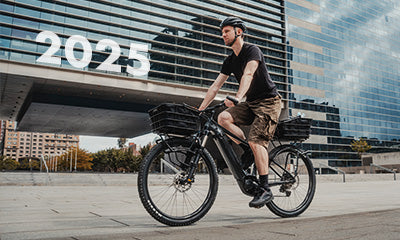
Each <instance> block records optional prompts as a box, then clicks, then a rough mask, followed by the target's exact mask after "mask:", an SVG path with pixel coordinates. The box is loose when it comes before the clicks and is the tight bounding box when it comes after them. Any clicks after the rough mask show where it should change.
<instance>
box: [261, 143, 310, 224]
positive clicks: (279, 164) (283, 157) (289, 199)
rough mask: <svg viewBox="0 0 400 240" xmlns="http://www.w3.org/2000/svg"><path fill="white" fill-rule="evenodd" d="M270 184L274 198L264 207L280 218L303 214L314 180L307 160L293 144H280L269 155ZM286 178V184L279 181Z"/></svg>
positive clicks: (307, 205) (308, 201)
mask: <svg viewBox="0 0 400 240" xmlns="http://www.w3.org/2000/svg"><path fill="white" fill-rule="evenodd" d="M269 166H270V170H269V183H270V185H271V190H272V193H273V195H274V200H273V201H271V202H270V203H268V204H267V207H268V208H269V209H270V210H271V211H272V212H273V213H274V214H276V215H278V216H280V217H295V216H298V215H299V214H301V213H303V212H304V211H305V210H306V209H307V208H308V207H309V205H310V204H311V201H312V199H313V197H314V193H315V187H316V179H315V173H314V168H313V165H312V163H311V161H310V159H309V158H308V157H307V156H306V155H305V154H304V153H302V152H301V151H300V150H299V149H297V148H295V147H294V146H292V145H282V146H279V147H277V148H276V149H274V150H273V151H272V152H271V154H270V161H269ZM282 181H285V182H286V183H285V184H278V183H279V182H282Z"/></svg>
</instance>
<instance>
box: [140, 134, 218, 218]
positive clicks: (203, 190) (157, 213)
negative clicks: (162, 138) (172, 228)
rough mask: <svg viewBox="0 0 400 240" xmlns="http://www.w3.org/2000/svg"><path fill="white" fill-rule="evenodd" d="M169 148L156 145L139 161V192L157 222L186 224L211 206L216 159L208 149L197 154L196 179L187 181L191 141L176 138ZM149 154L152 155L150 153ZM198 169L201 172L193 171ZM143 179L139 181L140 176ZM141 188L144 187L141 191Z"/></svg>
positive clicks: (216, 181)
mask: <svg viewBox="0 0 400 240" xmlns="http://www.w3.org/2000/svg"><path fill="white" fill-rule="evenodd" d="M177 141H178V143H179V144H177V143H176V142H172V141H171V143H168V144H166V145H168V147H166V146H165V145H164V144H159V145H157V146H156V147H155V149H156V150H152V151H154V152H150V153H149V155H148V156H150V157H146V158H145V159H144V162H143V163H142V164H143V166H144V167H142V168H141V172H139V184H142V185H141V186H142V188H139V194H140V197H141V200H142V203H143V204H144V206H145V208H146V210H147V211H148V212H149V213H150V214H151V215H152V216H153V217H154V218H155V219H157V220H158V221H160V222H162V223H166V224H168V225H187V224H190V223H193V222H194V221H197V220H198V219H200V218H201V217H203V216H204V214H205V213H206V212H207V211H208V210H209V209H210V207H211V205H212V204H209V203H210V202H211V203H213V202H214V200H215V196H216V193H217V192H216V191H217V184H218V178H217V171H216V166H215V162H214V160H213V159H212V157H211V155H210V154H209V153H208V152H202V153H201V154H200V158H198V159H199V162H198V164H197V165H196V166H193V168H194V169H195V176H193V177H194V178H193V179H194V180H195V181H190V182H189V181H188V180H187V174H188V172H189V170H190V169H189V165H188V164H187V162H188V160H190V159H193V157H195V155H194V154H193V153H194V151H190V150H189V149H188V148H187V146H190V145H191V143H192V142H189V141H186V140H177ZM151 154H152V155H151ZM197 171H199V172H200V173H198V174H196V173H197ZM144 177H145V178H146V179H147V180H146V181H141V179H142V178H144ZM142 189H143V190H142Z"/></svg>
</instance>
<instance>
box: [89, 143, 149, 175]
mask: <svg viewBox="0 0 400 240" xmlns="http://www.w3.org/2000/svg"><path fill="white" fill-rule="evenodd" d="M151 147H152V145H150V144H148V145H146V146H144V147H143V148H141V149H140V150H139V153H140V155H139V156H135V155H134V154H133V150H132V149H128V150H124V149H107V150H101V151H98V152H97V153H94V154H92V158H93V160H92V161H91V162H92V163H93V167H92V169H93V171H99V172H137V171H138V170H139V167H140V163H141V162H142V160H143V158H144V156H145V155H146V154H147V153H148V152H149V151H150V149H151Z"/></svg>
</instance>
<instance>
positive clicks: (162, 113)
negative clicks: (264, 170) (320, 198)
mask: <svg viewBox="0 0 400 240" xmlns="http://www.w3.org/2000/svg"><path fill="white" fill-rule="evenodd" d="M223 106H224V103H223V102H222V103H220V104H217V105H215V106H212V107H208V108H207V109H205V110H203V111H198V110H197V109H195V108H193V107H191V106H189V105H186V104H161V105H159V106H158V107H156V108H155V109H153V110H150V119H151V121H152V128H153V131H154V132H156V133H158V134H159V135H160V139H159V140H158V141H157V143H156V145H155V146H154V147H153V148H152V149H151V151H150V152H149V153H148V155H146V157H145V158H144V160H143V162H142V164H141V167H140V170H139V174H138V191H139V196H140V199H141V202H142V204H143V206H144V208H145V209H146V211H147V212H148V213H149V214H150V215H151V216H152V217H153V218H154V219H156V220H157V221H159V222H161V223H163V224H166V225H170V226H185V225H190V224H193V223H194V222H196V221H198V220H200V219H201V218H202V217H204V216H205V214H206V213H207V212H208V211H209V210H210V208H211V207H212V205H213V203H214V200H215V198H216V195H217V191H218V173H217V168H216V163H215V161H214V159H213V157H212V155H211V154H210V152H209V151H208V150H207V148H206V147H205V146H206V143H207V141H208V140H209V139H210V138H211V139H213V140H214V142H215V144H216V146H217V147H218V150H219V151H220V153H221V155H222V157H223V159H224V161H225V163H226V165H227V166H228V168H229V170H230V171H231V173H232V175H233V177H234V178H235V179H236V181H237V183H238V185H239V187H240V189H241V191H242V192H243V193H244V194H246V195H248V196H254V195H255V193H256V191H257V188H258V180H257V177H256V176H257V169H256V166H255V164H243V163H241V161H240V158H239V157H238V156H237V154H236V153H235V151H234V150H233V148H232V145H231V141H230V140H229V139H228V137H227V136H228V135H229V136H231V137H232V138H235V139H237V140H238V141H240V142H241V143H243V144H245V145H246V146H247V147H248V148H249V149H250V147H249V145H248V143H247V142H246V141H244V140H242V139H240V138H238V137H237V136H235V135H234V134H232V133H231V132H229V131H228V130H226V129H224V128H223V127H222V126H220V125H219V124H218V123H217V122H216V121H215V120H214V116H215V113H216V110H217V109H219V108H221V107H223ZM300 120H303V121H304V119H300ZM289 122H290V120H289ZM306 122H308V124H310V121H306ZM280 124H281V123H280ZM287 126H289V127H287ZM278 127H279V125H278ZM292 127H293V125H290V124H287V125H286V128H289V129H283V130H286V131H283V132H286V133H288V134H287V135H286V137H287V138H288V139H286V140H290V139H291V140H299V137H298V136H297V137H296V135H298V133H300V135H301V137H302V138H303V140H304V138H308V137H307V136H308V135H307V134H309V132H310V126H309V125H308V128H307V125H306V127H305V130H301V131H300V132H299V131H298V132H297V133H296V134H291V131H295V129H293V128H292ZM295 127H296V126H295ZM287 130H291V131H287ZM304 133H305V134H304ZM279 134H280V135H282V129H280V133H279ZM279 134H275V135H279ZM283 135H284V134H283ZM274 138H275V141H278V142H279V145H277V146H275V144H274V145H273V146H274V147H273V149H272V150H271V151H270V152H269V169H270V174H269V185H270V187H271V190H272V192H273V194H274V200H273V201H271V202H269V203H267V204H266V206H267V207H268V208H269V210H270V211H272V212H273V213H274V214H276V215H278V216H280V217H284V218H285V217H295V216H298V215H300V214H301V213H303V212H304V211H305V210H306V209H307V208H308V207H309V205H310V204H311V201H312V199H313V197H314V193H315V186H316V179H315V173H314V168H313V165H312V163H311V161H310V159H309V158H308V156H307V154H306V153H305V152H303V151H302V150H301V149H299V148H298V147H297V146H296V144H282V143H281V141H280V140H279V139H278V138H277V137H274ZM284 140H285V139H284ZM300 140H301V139H300ZM295 142H296V141H295Z"/></svg>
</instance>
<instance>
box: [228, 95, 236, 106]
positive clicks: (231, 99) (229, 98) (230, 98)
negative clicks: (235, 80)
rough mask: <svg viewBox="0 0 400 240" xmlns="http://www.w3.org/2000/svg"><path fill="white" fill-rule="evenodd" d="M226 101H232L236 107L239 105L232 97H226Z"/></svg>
mask: <svg viewBox="0 0 400 240" xmlns="http://www.w3.org/2000/svg"><path fill="white" fill-rule="evenodd" d="M226 99H228V100H230V101H232V102H233V104H235V105H237V104H238V103H239V101H238V100H237V99H236V98H234V97H232V96H227V97H226Z"/></svg>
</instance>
